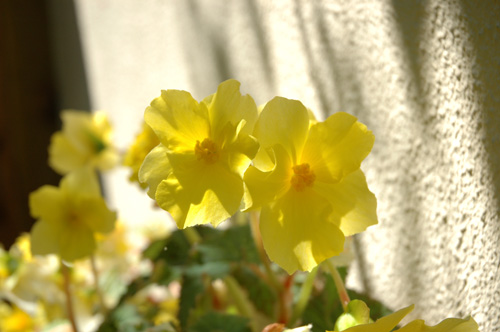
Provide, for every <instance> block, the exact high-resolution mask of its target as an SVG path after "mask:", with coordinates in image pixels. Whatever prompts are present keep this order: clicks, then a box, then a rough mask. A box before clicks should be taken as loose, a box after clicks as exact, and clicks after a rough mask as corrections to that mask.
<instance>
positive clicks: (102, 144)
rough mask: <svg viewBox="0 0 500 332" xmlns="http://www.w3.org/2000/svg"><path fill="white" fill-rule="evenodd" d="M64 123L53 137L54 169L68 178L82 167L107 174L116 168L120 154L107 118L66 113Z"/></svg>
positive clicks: (82, 112)
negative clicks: (114, 144)
mask: <svg viewBox="0 0 500 332" xmlns="http://www.w3.org/2000/svg"><path fill="white" fill-rule="evenodd" d="M61 119H62V130H61V131H58V132H56V133H54V134H53V135H52V139H51V143H50V146H49V165H50V167H52V168H53V169H54V170H55V171H56V172H58V173H59V174H63V175H64V174H66V173H68V172H71V171H73V170H75V169H77V168H80V167H82V166H90V167H95V168H97V169H99V170H107V169H110V168H112V167H113V166H115V165H116V163H117V162H118V153H117V151H116V149H115V148H114V146H113V145H112V143H111V134H112V130H111V125H110V124H109V121H108V118H107V116H106V114H104V113H103V112H97V113H94V114H92V113H88V112H84V111H74V110H66V111H63V112H62V114H61Z"/></svg>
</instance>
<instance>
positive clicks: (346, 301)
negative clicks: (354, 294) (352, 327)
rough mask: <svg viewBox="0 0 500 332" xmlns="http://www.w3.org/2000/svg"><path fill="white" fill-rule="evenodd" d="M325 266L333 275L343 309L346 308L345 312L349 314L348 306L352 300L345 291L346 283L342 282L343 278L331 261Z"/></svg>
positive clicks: (326, 262)
mask: <svg viewBox="0 0 500 332" xmlns="http://www.w3.org/2000/svg"><path fill="white" fill-rule="evenodd" d="M323 265H326V267H327V269H328V270H329V272H330V274H331V275H332V278H333V281H334V282H335V287H336V288H337V293H338V295H339V299H340V303H342V308H344V312H347V305H348V304H349V302H350V301H351V300H350V299H349V295H348V294H347V290H346V289H345V286H344V282H343V281H342V277H341V276H340V274H339V271H338V270H337V268H336V267H335V265H333V263H332V262H331V261H330V260H329V259H327V260H326V261H325V262H324V263H323Z"/></svg>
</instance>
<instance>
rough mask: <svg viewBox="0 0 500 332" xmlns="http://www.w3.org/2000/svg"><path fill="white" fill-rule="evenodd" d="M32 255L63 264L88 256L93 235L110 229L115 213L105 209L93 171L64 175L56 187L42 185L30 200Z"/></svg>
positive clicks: (90, 251) (92, 242)
mask: <svg viewBox="0 0 500 332" xmlns="http://www.w3.org/2000/svg"><path fill="white" fill-rule="evenodd" d="M29 205H30V211H31V215H32V216H33V217H34V218H38V221H37V222H36V223H35V225H34V226H33V228H32V230H31V236H32V238H31V251H32V253H33V254H35V255H45V254H52V253H54V254H58V255H59V256H60V257H61V258H62V259H64V260H66V261H73V260H75V259H79V258H83V257H86V256H89V255H91V254H92V253H93V252H94V250H95V247H96V240H95V235H94V233H96V232H99V233H108V232H111V231H112V230H113V227H114V224H115V220H116V213H115V212H112V211H110V210H109V209H108V207H107V206H106V202H105V201H104V199H103V198H102V196H101V193H100V189H99V183H98V181H97V176H96V174H95V172H94V171H92V170H90V169H88V168H82V169H79V170H77V171H74V172H71V173H69V174H68V175H66V176H65V177H64V178H63V179H62V180H61V183H60V185H59V187H54V186H49V185H45V186H42V187H41V188H39V189H38V190H36V191H34V192H32V193H31V194H30V197H29Z"/></svg>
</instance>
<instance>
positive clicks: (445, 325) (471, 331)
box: [398, 317, 479, 332]
mask: <svg viewBox="0 0 500 332" xmlns="http://www.w3.org/2000/svg"><path fill="white" fill-rule="evenodd" d="M398 331H401V332H479V327H478V325H477V323H476V321H475V320H474V319H473V318H472V317H469V318H468V319H459V318H448V319H445V320H443V321H442V322H441V323H439V324H438V325H436V326H427V325H425V323H424V321H423V320H421V319H418V320H414V321H412V322H410V323H408V324H407V325H405V326H403V327H402V328H400V329H399V330H398Z"/></svg>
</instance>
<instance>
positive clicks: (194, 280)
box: [178, 275, 205, 330]
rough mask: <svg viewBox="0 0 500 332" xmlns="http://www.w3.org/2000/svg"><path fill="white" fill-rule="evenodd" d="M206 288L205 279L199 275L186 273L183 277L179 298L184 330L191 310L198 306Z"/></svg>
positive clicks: (181, 323)
mask: <svg viewBox="0 0 500 332" xmlns="http://www.w3.org/2000/svg"><path fill="white" fill-rule="evenodd" d="M204 290H205V287H204V285H203V280H202V278H200V277H199V276H195V277H191V276H188V275H184V276H183V277H182V288H181V296H180V299H179V314H178V316H179V323H180V325H181V328H182V329H183V330H184V329H185V327H186V325H187V323H188V319H189V315H190V313H191V310H193V309H194V308H195V307H196V302H197V301H196V300H197V297H198V296H199V295H201V294H202V293H203V292H204Z"/></svg>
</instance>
